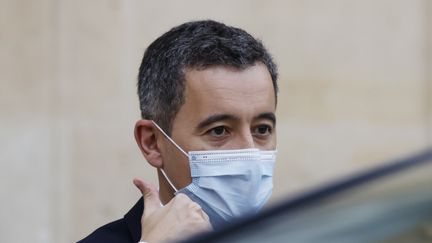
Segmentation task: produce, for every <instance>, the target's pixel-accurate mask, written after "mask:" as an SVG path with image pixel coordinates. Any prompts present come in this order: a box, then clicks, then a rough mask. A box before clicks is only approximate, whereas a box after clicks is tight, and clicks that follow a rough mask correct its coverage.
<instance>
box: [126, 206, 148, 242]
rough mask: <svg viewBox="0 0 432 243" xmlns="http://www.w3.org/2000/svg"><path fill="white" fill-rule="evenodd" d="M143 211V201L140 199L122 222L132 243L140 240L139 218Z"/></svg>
mask: <svg viewBox="0 0 432 243" xmlns="http://www.w3.org/2000/svg"><path fill="white" fill-rule="evenodd" d="M143 211H144V200H143V198H142V197H141V198H140V199H139V200H138V202H137V203H136V204H135V205H134V206H133V207H132V208H131V210H129V212H127V213H126V214H125V216H124V220H125V222H126V225H127V227H128V229H129V232H130V234H131V236H132V239H133V240H134V242H138V241H139V240H140V238H141V217H142V214H143Z"/></svg>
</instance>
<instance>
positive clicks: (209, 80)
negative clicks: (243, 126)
mask: <svg viewBox="0 0 432 243" xmlns="http://www.w3.org/2000/svg"><path fill="white" fill-rule="evenodd" d="M185 79H186V89H185V103H184V104H183V106H182V107H181V108H180V110H179V112H178V114H177V117H176V119H175V120H177V118H178V119H186V120H188V121H189V122H198V121H199V120H200V119H203V118H205V117H207V116H208V115H213V114H232V115H236V116H238V117H241V118H245V119H247V118H251V117H253V116H256V114H257V113H260V112H274V110H275V106H276V102H275V93H274V88H273V83H272V80H271V76H270V73H269V71H268V70H267V68H266V66H265V65H264V64H256V65H253V66H250V67H248V68H245V69H237V68H233V67H225V66H216V67H209V68H206V69H191V70H188V71H186V74H185ZM186 116H187V117H186Z"/></svg>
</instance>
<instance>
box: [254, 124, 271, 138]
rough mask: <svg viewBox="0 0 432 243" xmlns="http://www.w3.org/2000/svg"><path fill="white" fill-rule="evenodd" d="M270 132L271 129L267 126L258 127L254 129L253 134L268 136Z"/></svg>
mask: <svg viewBox="0 0 432 243" xmlns="http://www.w3.org/2000/svg"><path fill="white" fill-rule="evenodd" d="M271 132H272V128H271V127H270V126H268V125H260V126H258V127H256V128H255V134H257V135H260V136H263V135H269V134H270V133H271Z"/></svg>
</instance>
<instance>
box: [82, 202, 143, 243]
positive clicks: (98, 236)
mask: <svg viewBox="0 0 432 243" xmlns="http://www.w3.org/2000/svg"><path fill="white" fill-rule="evenodd" d="M143 209H144V200H143V198H141V199H140V200H138V202H137V203H136V204H135V206H133V208H132V209H131V210H129V212H128V213H127V214H126V215H125V216H124V217H123V218H122V219H119V220H117V221H114V222H111V223H109V224H107V225H104V226H102V227H100V228H99V229H97V230H95V231H94V232H93V233H91V234H90V235H89V236H87V237H86V238H84V239H82V240H80V241H78V243H137V242H138V241H139V240H140V238H141V216H142V214H143Z"/></svg>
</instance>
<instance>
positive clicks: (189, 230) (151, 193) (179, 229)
mask: <svg viewBox="0 0 432 243" xmlns="http://www.w3.org/2000/svg"><path fill="white" fill-rule="evenodd" d="M133 183H134V184H135V186H136V187H138V189H139V190H140V191H141V193H142V195H143V197H144V213H143V215H142V218H141V241H145V242H149V243H159V242H170V241H178V240H181V239H185V238H187V237H189V236H191V235H193V234H196V233H199V232H203V231H210V230H211V229H212V227H211V224H210V221H209V217H208V216H207V214H206V213H205V212H204V211H203V210H202V209H201V207H200V206H199V205H198V204H197V203H195V202H193V201H192V200H190V198H189V197H188V196H186V195H184V194H182V193H180V194H178V195H177V196H175V197H174V198H173V199H172V200H171V201H170V202H169V203H168V204H166V205H165V206H161V201H160V199H159V193H158V192H157V190H156V188H154V187H153V186H151V185H150V184H148V183H146V182H144V181H142V180H140V179H134V180H133Z"/></svg>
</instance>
